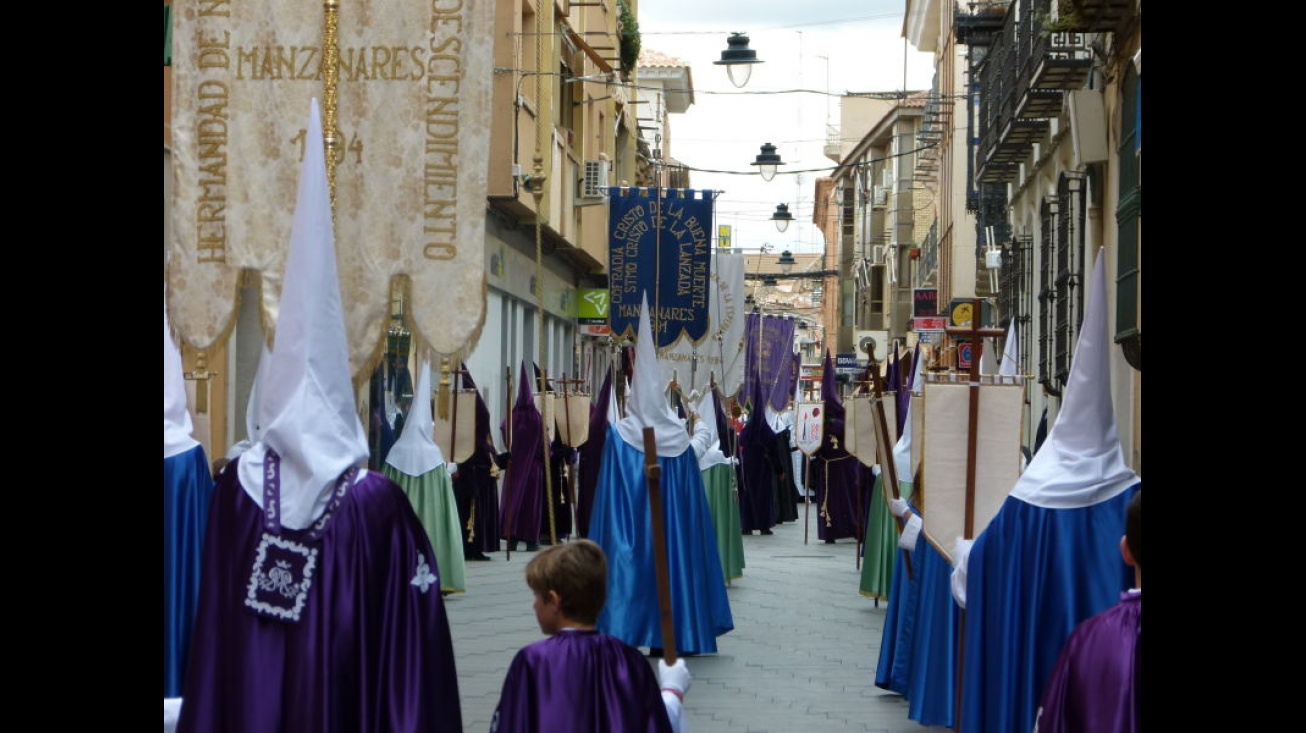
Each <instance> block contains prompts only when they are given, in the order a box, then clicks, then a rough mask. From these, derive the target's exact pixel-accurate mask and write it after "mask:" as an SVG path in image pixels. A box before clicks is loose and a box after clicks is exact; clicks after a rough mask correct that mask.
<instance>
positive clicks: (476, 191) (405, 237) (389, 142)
mask: <svg viewBox="0 0 1306 733" xmlns="http://www.w3.org/2000/svg"><path fill="white" fill-rule="evenodd" d="M492 10H493V3H490V2H486V1H484V0H465V1H464V2H459V3H447V4H446V3H431V2H428V1H425V0H387V1H386V2H382V1H381V0H357V1H356V2H349V3H341V4H340V10H339V13H338V23H337V27H338V38H337V43H336V47H337V48H338V50H339V59H338V64H337V67H336V68H337V72H338V82H337V85H336V89H335V92H336V99H337V105H336V107H337V115H336V118H335V119H336V124H335V130H334V131H332V130H327V131H326V133H327V134H328V135H332V134H334V135H335V138H336V144H335V146H334V153H335V161H334V162H335V166H334V170H335V180H334V183H335V185H334V189H333V193H334V199H335V200H334V204H335V219H336V229H335V236H336V249H337V252H338V254H337V257H338V258H339V272H340V289H341V299H342V301H343V305H344V311H345V321H346V329H347V331H348V337H349V345H350V365H351V368H352V371H353V373H354V374H355V375H357V374H359V373H360V372H361V371H362V370H363V369H365V368H366V367H367V366H368V364H369V363H370V361H371V359H372V356H373V354H375V353H376V352H377V350H378V349H379V348H380V345H381V340H382V338H383V337H384V330H385V329H384V326H385V324H386V323H387V322H388V320H389V310H390V282H391V278H392V277H394V276H396V275H401V274H403V275H407V276H408V277H409V278H410V280H411V291H410V296H411V297H410V300H409V306H410V307H409V315H410V318H409V325H410V327H411V328H413V329H414V330H415V331H416V332H418V334H419V335H420V336H421V340H422V341H423V342H425V343H427V344H429V345H430V347H431V348H432V349H433V350H434V351H435V352H436V354H435V355H434V356H436V357H437V358H438V357H439V356H441V355H448V354H452V353H455V352H458V351H459V350H461V349H462V348H463V347H464V346H465V345H466V344H467V343H468V342H470V341H472V340H474V339H475V338H476V337H477V336H478V334H479V330H480V328H481V324H482V321H483V319H484V301H485V298H484V290H485V264H484V241H485V196H486V181H485V178H486V170H485V166H484V163H483V159H484V151H485V150H486V148H487V146H488V144H489V126H488V125H486V124H484V120H485V119H487V118H488V115H489V105H490V85H491V79H492V74H491V69H492V61H493V60H492V45H493V44H492ZM324 12H325V11H324V10H323V5H322V4H321V3H311V2H302V1H301V2H277V3H241V4H234V3H231V2H229V1H228V0H203V1H200V0H176V2H174V3H173V18H174V19H175V23H176V25H175V28H174V33H173V80H174V91H173V97H172V99H173V109H172V132H173V145H174V148H173V153H174V155H173V160H174V171H173V176H174V180H175V183H176V186H175V188H174V196H175V198H174V200H173V222H174V232H175V235H174V241H173V242H172V243H171V247H170V257H169V263H168V282H169V285H170V287H169V293H170V310H169V312H170V314H171V315H172V317H173V324H174V326H176V328H177V329H178V331H179V333H180V335H181V337H182V338H183V339H185V340H186V341H187V342H188V343H189V344H191V345H192V346H194V347H196V348H208V347H210V346H211V345H213V344H214V343H215V342H216V341H217V340H218V339H219V338H221V337H222V336H223V335H224V334H225V333H226V332H227V330H228V329H229V327H230V324H231V322H232V319H233V316H234V313H235V312H236V299H237V294H238V275H239V271H240V270H242V269H249V270H254V271H256V272H258V273H260V274H261V275H262V295H263V303H262V306H263V322H264V323H265V324H268V325H269V327H274V326H275V323H276V317H277V313H276V304H277V302H278V301H279V299H280V294H281V281H282V276H283V271H284V269H285V261H284V260H285V253H286V250H287V248H288V246H289V241H290V222H291V217H292V215H293V212H294V199H295V193H296V180H297V175H298V170H299V161H300V158H301V156H302V153H303V145H304V130H303V129H302V124H303V110H304V109H306V108H307V106H308V100H309V98H310V97H317V98H319V99H320V100H323V101H324V102H325V101H327V100H328V95H327V90H326V89H325V88H324V83H323V78H324V75H323V73H322V64H323V59H324V57H325V55H326V53H325V52H326V48H325V43H324V39H323V34H324V31H323V29H324V27H325V25H326V23H325V19H324ZM326 111H327V110H325V109H324V114H325V112H326ZM460 151H464V152H463V154H462V155H460V154H459V153H460Z"/></svg>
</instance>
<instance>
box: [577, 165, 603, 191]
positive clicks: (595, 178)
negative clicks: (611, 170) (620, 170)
mask: <svg viewBox="0 0 1306 733" xmlns="http://www.w3.org/2000/svg"><path fill="white" fill-rule="evenodd" d="M580 195H581V198H587V199H601V198H607V197H608V161H606V160H587V161H585V178H583V179H582V180H581V182H580Z"/></svg>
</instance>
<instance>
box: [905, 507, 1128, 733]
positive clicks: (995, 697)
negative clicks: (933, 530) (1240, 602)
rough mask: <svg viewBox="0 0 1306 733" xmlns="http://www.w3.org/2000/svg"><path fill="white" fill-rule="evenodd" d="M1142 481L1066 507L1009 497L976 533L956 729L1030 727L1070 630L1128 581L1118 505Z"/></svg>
mask: <svg viewBox="0 0 1306 733" xmlns="http://www.w3.org/2000/svg"><path fill="white" fill-rule="evenodd" d="M1140 486H1141V483H1139V484H1135V485H1134V486H1132V487H1130V488H1128V489H1126V490H1124V491H1122V492H1120V493H1119V494H1117V495H1116V496H1114V497H1112V498H1110V499H1107V500H1106V501H1102V502H1098V503H1096V504H1091V505H1088V506H1084V507H1078V508H1073V509H1045V508H1042V507H1038V506H1034V505H1033V504H1029V503H1027V502H1024V501H1022V500H1020V499H1017V498H1015V497H1007V500H1006V502H1005V503H1003V505H1002V508H1001V509H999V510H998V513H997V515H996V516H995V517H994V518H993V520H992V521H991V522H989V524H988V526H987V527H985V528H984V531H983V532H981V533H980V535H979V537H977V538H976V539H975V545H974V546H973V547H972V548H971V551H970V562H969V563H968V565H967V578H966V619H965V623H966V636H965V649H964V650H963V653H962V700H961V728H962V730H965V731H966V732H967V733H986V732H987V733H1006V732H1007V731H1028V730H1032V729H1033V726H1034V718H1035V715H1036V712H1037V709H1038V704H1039V698H1040V697H1041V695H1042V694H1043V690H1044V688H1045V687H1046V686H1047V681H1048V677H1049V675H1050V674H1051V673H1052V669H1053V666H1054V664H1055V663H1056V660H1057V656H1058V655H1059V654H1060V653H1061V649H1062V647H1063V646H1064V645H1065V643H1066V639H1067V638H1069V636H1070V632H1071V631H1072V630H1074V628H1075V626H1076V625H1078V624H1079V623H1080V622H1081V621H1083V620H1085V619H1087V618H1089V617H1090V616H1092V615H1094V614H1096V613H1098V612H1100V611H1103V610H1105V609H1106V608H1108V607H1109V606H1111V605H1112V604H1114V603H1115V602H1116V601H1117V600H1119V598H1120V593H1121V591H1124V590H1127V589H1128V588H1129V586H1130V585H1132V584H1133V569H1132V568H1130V567H1129V566H1128V565H1125V563H1124V560H1123V559H1122V558H1121V557H1120V549H1119V547H1120V537H1121V536H1123V535H1124V533H1125V509H1126V507H1127V506H1128V505H1129V501H1130V499H1132V498H1133V495H1134V492H1135V491H1137V490H1138V488H1139V487H1140ZM927 521H928V520H927Z"/></svg>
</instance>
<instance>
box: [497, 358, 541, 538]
mask: <svg viewBox="0 0 1306 733" xmlns="http://www.w3.org/2000/svg"><path fill="white" fill-rule="evenodd" d="M508 419H509V420H511V421H512V423H511V425H512V434H511V435H512V444H511V445H509V446H508V450H510V451H511V452H512V458H511V459H509V461H508V470H507V472H506V475H505V476H504V479H503V504H502V506H500V507H499V536H500V537H501V538H503V539H505V540H508V546H509V550H512V549H514V548H513V547H512V545H513V543H514V542H515V541H517V540H525V541H526V542H528V543H530V544H536V543H538V542H539V541H540V528H541V527H542V526H544V524H543V523H544V416H543V415H541V414H540V411H539V409H537V408H536V407H535V394H534V392H533V391H532V390H531V383H530V382H529V381H527V379H526V365H525V364H524V363H523V364H522V368H521V381H520V382H519V383H518V386H517V402H516V403H514V404H513V406H512V415H510V416H509V418H508Z"/></svg>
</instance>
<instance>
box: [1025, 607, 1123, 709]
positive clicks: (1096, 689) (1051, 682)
mask: <svg viewBox="0 0 1306 733" xmlns="http://www.w3.org/2000/svg"><path fill="white" fill-rule="evenodd" d="M1142 636H1143V594H1142V593H1123V594H1121V597H1120V602H1119V603H1117V604H1116V605H1114V606H1112V607H1110V608H1108V609H1107V610H1105V611H1102V612H1101V613H1099V614H1097V615H1096V616H1093V617H1091V618H1089V619H1088V620H1086V621H1084V622H1083V623H1081V624H1080V625H1079V626H1078V627H1076V628H1075V630H1074V632H1072V633H1071V634H1070V638H1069V639H1067V640H1066V645H1065V646H1064V647H1063V648H1062V650H1061V657H1060V658H1059V659H1058V660H1057V666H1056V667H1055V668H1054V669H1053V670H1052V676H1051V677H1050V678H1049V679H1048V684H1047V688H1046V691H1045V692H1044V693H1043V705H1042V711H1041V712H1040V713H1039V717H1038V722H1037V731H1038V733H1095V732H1096V731H1103V733H1136V731H1138V730H1139V714H1138V713H1139V704H1138V681H1139V668H1140V666H1141V662H1142V656H1143V655H1142V644H1141V639H1142Z"/></svg>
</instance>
